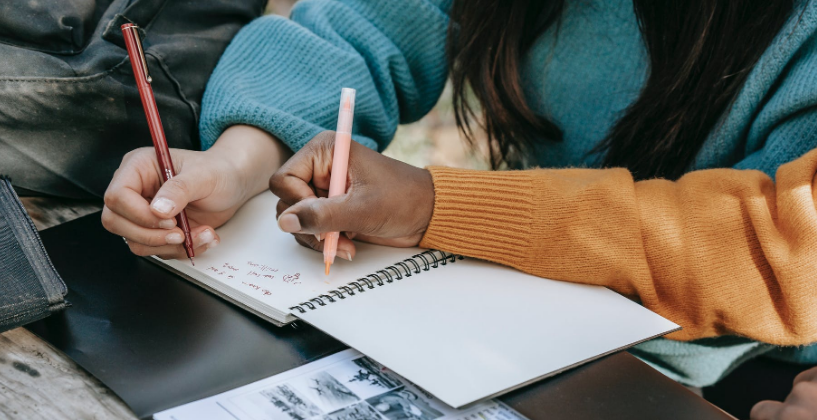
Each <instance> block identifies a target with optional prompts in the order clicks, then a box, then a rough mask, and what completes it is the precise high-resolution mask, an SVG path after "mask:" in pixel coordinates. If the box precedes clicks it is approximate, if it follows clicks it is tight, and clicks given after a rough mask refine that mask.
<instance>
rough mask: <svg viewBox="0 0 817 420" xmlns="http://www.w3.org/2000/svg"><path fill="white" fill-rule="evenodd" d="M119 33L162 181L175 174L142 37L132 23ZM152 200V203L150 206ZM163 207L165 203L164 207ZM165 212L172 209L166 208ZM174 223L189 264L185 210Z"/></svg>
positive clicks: (190, 251) (189, 240)
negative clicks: (124, 46)
mask: <svg viewBox="0 0 817 420" xmlns="http://www.w3.org/2000/svg"><path fill="white" fill-rule="evenodd" d="M121 28H122V35H123V36H124V38H125V45H126V47H127V49H128V56H130V61H131V66H132V67H133V74H134V77H135V78H136V86H137V87H138V88H139V96H140V97H141V98H142V107H143V108H144V109H145V115H146V116H147V120H148V126H149V127H150V137H151V138H152V139H153V148H154V149H156V159H157V160H158V161H159V171H160V172H161V174H162V179H163V180H164V182H167V181H169V180H170V179H172V178H173V177H175V176H176V170H175V169H174V168H173V161H172V160H171V158H170V150H169V149H168V147H167V139H166V138H165V131H164V128H162V119H161V118H160V117H159V108H158V107H157V106H156V99H155V98H154V97H153V88H152V87H151V86H150V83H151V82H152V79H151V78H150V74H149V73H148V67H147V60H146V59H145V52H144V49H143V48H142V40H141V38H139V32H138V29H139V28H138V26H136V25H134V24H132V23H126V24H124V25H122V27H121ZM155 205H156V203H154V206H155ZM164 207H167V203H165V206H164ZM166 210H168V211H167V212H168V213H169V212H170V211H172V210H173V209H169V208H168V209H166ZM176 223H177V224H178V226H179V227H180V228H181V229H182V233H183V234H184V250H185V253H186V254H187V258H189V259H190V263H191V264H193V265H196V264H195V262H194V261H193V257H195V251H194V250H193V238H192V236H191V235H190V222H189V221H188V220H187V213H185V211H184V210H182V211H181V212H179V213H178V214H177V215H176Z"/></svg>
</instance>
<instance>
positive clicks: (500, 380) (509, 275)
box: [154, 192, 679, 408]
mask: <svg viewBox="0 0 817 420" xmlns="http://www.w3.org/2000/svg"><path fill="white" fill-rule="evenodd" d="M276 203H277V198H276V197H275V196H273V195H272V194H271V193H268V192H265V193H262V194H260V195H259V196H257V197H255V198H253V199H252V200H250V201H249V202H248V203H247V204H246V205H245V206H244V207H242V208H241V209H240V210H239V212H238V213H237V214H236V215H235V216H234V217H233V219H231V220H230V222H228V223H227V224H225V225H224V226H223V227H221V228H219V229H218V233H219V236H220V237H221V244H220V245H219V246H218V247H216V248H213V249H211V250H209V251H208V252H206V253H205V254H202V255H201V256H197V257H196V265H195V267H194V266H192V265H191V264H190V262H189V261H187V260H167V261H165V260H161V259H158V258H155V259H154V261H156V262H158V263H160V264H162V265H164V266H166V267H168V268H170V269H172V270H173V271H175V272H177V273H179V274H180V275H182V276H183V277H184V278H186V279H188V280H190V281H192V282H194V283H196V284H198V285H200V286H202V287H204V288H206V289H208V290H210V291H212V292H213V293H215V294H217V295H219V296H221V297H223V298H225V299H227V300H229V301H231V302H233V303H235V304H236V305H239V306H241V307H243V308H245V309H247V310H248V311H250V312H252V313H254V314H256V315H258V316H260V317H262V318H264V319H266V320H268V321H270V322H273V323H275V324H277V325H284V324H287V323H289V322H292V321H294V320H297V319H302V320H304V321H306V322H308V323H310V324H312V325H314V326H315V327H317V328H319V329H321V330H323V331H324V332H326V333H328V334H330V335H332V336H333V337H335V338H336V339H338V340H340V341H343V342H345V343H346V344H348V345H349V346H351V347H354V348H356V349H357V350H359V351H361V352H362V353H364V354H366V355H367V356H369V357H371V358H373V359H374V360H376V361H378V362H379V363H381V364H383V365H385V366H387V367H388V368H389V369H391V370H394V371H395V372H397V373H398V374H400V375H402V376H403V377H405V378H406V379H408V380H409V381H412V382H414V383H415V384H417V385H418V386H420V387H421V388H423V389H425V390H426V391H428V392H430V393H431V394H433V395H434V396H436V397H437V398H439V399H440V400H441V401H443V402H445V403H446V404H448V405H450V406H452V407H455V408H459V407H463V406H467V405H469V404H472V403H474V402H477V401H482V400H485V399H488V398H492V397H495V396H498V395H500V394H503V393H505V392H508V391H510V390H513V389H516V388H518V387H521V386H524V385H526V384H528V383H531V382H534V381H536V380H538V379H541V378H544V377H547V376H551V375H554V374H557V373H559V372H562V371H564V370H566V369H569V368H571V367H574V366H577V365H579V364H582V363H585V362H587V361H590V360H593V359H596V358H598V357H601V356H604V355H606V354H609V353H612V352H615V351H618V350H621V349H624V348H627V347H630V346H632V345H634V344H637V343H639V342H642V341H645V340H648V339H651V338H654V337H658V336H661V335H664V334H666V333H669V332H671V331H675V330H677V329H678V328H679V327H678V325H676V324H674V323H672V322H670V321H668V320H666V319H664V318H662V317H660V316H658V315H657V314H655V313H653V312H651V311H649V310H647V309H645V308H643V307H642V306H641V305H638V304H637V303H634V302H632V301H630V300H628V299H626V298H624V297H622V296H620V295H618V294H616V293H614V292H612V291H610V290H607V289H605V288H602V287H596V286H587V285H579V284H573V283H566V282H559V281H552V280H547V279H542V278H539V277H535V276H531V275H528V274H525V273H522V272H519V271H516V270H513V269H511V268H508V267H503V266H499V265H496V264H491V263H488V262H484V261H480V260H474V259H470V258H463V257H461V256H457V255H452V254H449V253H445V252H441V251H436V250H422V249H417V248H413V249H399V248H389V247H381V246H375V245H371V244H363V243H358V244H357V247H358V248H357V254H356V257H355V260H354V262H348V261H344V260H336V263H335V265H333V266H332V272H331V274H330V275H329V276H326V275H325V274H324V266H323V257H322V255H321V254H320V253H317V252H315V251H312V250H309V249H306V248H303V247H301V246H300V245H298V244H297V243H296V242H295V240H294V239H293V238H292V236H291V235H289V234H285V233H283V232H281V231H280V230H279V229H278V226H277V223H276V219H275V205H276Z"/></svg>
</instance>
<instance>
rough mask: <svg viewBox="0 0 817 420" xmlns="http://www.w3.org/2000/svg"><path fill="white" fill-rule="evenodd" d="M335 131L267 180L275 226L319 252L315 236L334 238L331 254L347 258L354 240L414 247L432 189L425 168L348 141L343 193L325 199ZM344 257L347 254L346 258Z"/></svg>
mask: <svg viewBox="0 0 817 420" xmlns="http://www.w3.org/2000/svg"><path fill="white" fill-rule="evenodd" d="M335 149H336V143H335V133H334V132H331V131H327V132H323V133H321V134H319V135H317V136H316V137H315V138H314V139H312V141H310V142H309V143H307V144H306V145H305V146H304V147H303V148H302V149H301V150H300V151H298V153H296V154H295V155H294V156H293V157H292V158H290V159H289V160H288V161H287V162H286V163H285V164H284V165H283V166H282V167H281V169H279V170H278V172H276V173H275V175H273V176H272V178H271V179H270V189H271V190H272V192H273V193H274V194H275V195H276V196H278V198H279V199H280V201H279V203H278V207H277V212H278V226H279V227H280V228H281V230H283V231H284V232H290V233H292V234H293V235H294V236H295V239H296V240H297V241H298V243H300V244H301V245H303V246H306V247H308V248H312V249H314V250H316V251H321V252H322V251H324V249H325V246H326V243H327V242H328V241H327V240H324V241H320V240H318V238H316V234H317V235H320V234H322V233H326V232H344V233H345V235H339V237H338V245H337V256H338V257H341V258H344V259H352V258H353V257H354V255H355V252H356V249H355V246H354V242H352V241H351V240H349V237H352V238H354V239H355V240H360V241H364V242H371V243H376V244H381V245H388V246H395V247H412V246H417V244H419V242H420V239H422V237H423V234H424V233H425V231H426V228H427V227H428V223H429V221H430V220H431V214H432V212H433V208H434V185H433V183H432V180H431V174H429V172H428V171H427V170H425V169H422V168H417V167H414V166H411V165H408V164H406V163H403V162H400V161H397V160H394V159H391V158H389V157H386V156H383V155H381V154H380V153H378V152H376V151H374V150H371V149H369V148H367V147H365V146H363V145H361V144H359V143H357V142H354V141H352V142H350V147H349V160H348V171H347V175H346V177H345V181H346V182H345V185H346V186H347V187H348V188H347V190H346V193H345V194H342V195H339V196H332V197H328V195H329V190H330V183H331V182H330V180H331V179H335V178H334V173H333V172H332V171H333V169H334V166H333V160H334V151H335ZM347 253H348V255H347Z"/></svg>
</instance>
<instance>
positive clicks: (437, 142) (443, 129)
mask: <svg viewBox="0 0 817 420" xmlns="http://www.w3.org/2000/svg"><path fill="white" fill-rule="evenodd" d="M296 1H297V0H270V1H269V3H268V4H267V13H268V14H270V13H274V14H278V15H282V16H289V13H290V11H291V10H292V6H293V5H294V4H295V2H296ZM479 140H482V141H479V143H480V144H482V145H484V144H485V142H484V139H479ZM486 150H487V149H486V148H485V147H483V148H481V150H479V151H474V150H472V149H471V147H469V146H468V145H467V144H466V142H465V139H463V138H462V137H461V136H460V133H459V131H458V130H457V126H456V124H455V123H454V112H453V108H452V105H451V89H450V88H446V90H445V91H444V92H443V95H442V96H441V98H440V100H439V102H438V103H437V105H436V106H435V107H434V109H432V110H431V112H429V113H428V115H426V116H425V117H424V118H423V119H421V120H420V121H417V122H415V123H412V124H405V125H401V126H400V128H398V130H397V134H396V135H395V137H394V141H392V143H391V144H390V145H389V147H388V148H387V149H386V151H385V152H384V154H385V155H387V156H390V157H393V158H395V159H398V160H401V161H403V162H407V163H410V164H412V165H414V166H419V167H423V166H427V165H445V166H455V167H460V168H473V169H488V168H489V165H488V160H487V158H486Z"/></svg>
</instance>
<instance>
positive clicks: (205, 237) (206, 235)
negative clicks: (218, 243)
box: [196, 229, 216, 246]
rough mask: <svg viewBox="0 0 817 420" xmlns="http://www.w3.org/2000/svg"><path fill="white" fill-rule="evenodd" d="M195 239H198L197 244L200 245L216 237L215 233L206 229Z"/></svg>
mask: <svg viewBox="0 0 817 420" xmlns="http://www.w3.org/2000/svg"><path fill="white" fill-rule="evenodd" d="M196 239H198V241H199V246H202V245H207V244H209V243H211V242H213V239H216V235H214V234H213V231H212V230H210V229H207V230H205V231H204V232H202V233H200V234H199V237H198V238H196Z"/></svg>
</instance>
